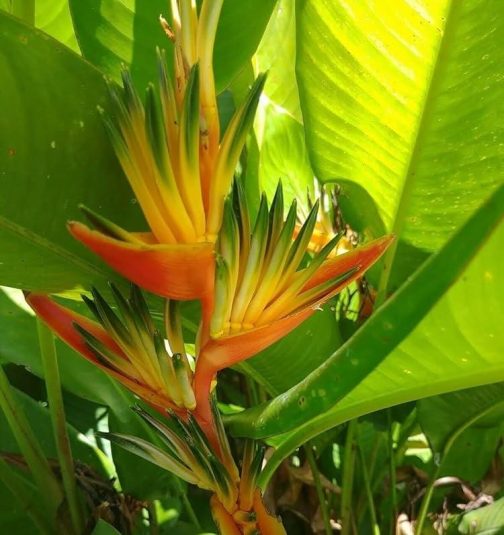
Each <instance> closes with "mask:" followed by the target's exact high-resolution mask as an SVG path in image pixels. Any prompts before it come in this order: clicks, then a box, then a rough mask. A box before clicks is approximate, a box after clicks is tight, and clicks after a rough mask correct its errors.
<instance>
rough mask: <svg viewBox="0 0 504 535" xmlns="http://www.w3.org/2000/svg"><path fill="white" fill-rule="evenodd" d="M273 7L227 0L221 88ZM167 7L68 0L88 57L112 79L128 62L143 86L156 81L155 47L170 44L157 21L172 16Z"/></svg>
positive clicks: (266, 1) (159, 1) (218, 55)
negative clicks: (160, 16) (162, 16)
mask: <svg viewBox="0 0 504 535" xmlns="http://www.w3.org/2000/svg"><path fill="white" fill-rule="evenodd" d="M274 5H275V1H274V0H261V2H257V1H256V0H227V1H226V2H224V4H223V7H222V14H221V18H220V20H219V26H218V28H217V36H216V40H215V51H214V70H215V78H216V84H217V88H218V89H219V90H222V89H224V88H225V87H226V86H227V85H228V84H229V83H230V82H231V80H232V79H233V78H234V77H235V76H236V75H237V74H238V72H239V71H240V70H241V69H242V67H243V66H244V64H245V62H246V61H248V60H249V59H250V57H251V56H252V54H253V53H254V51H255V49H256V47H257V44H258V43H259V40H260V39H261V35H262V33H263V31H264V28H265V27H266V24H267V22H268V19H269V17H270V15H271V11H272V10H273V6H274ZM169 6H170V2H169V1H167V0H149V1H143V2H142V1H138V0H137V1H135V0H70V7H71V11H72V16H73V20H74V25H75V30H76V33H77V37H78V40H79V44H80V46H81V49H82V53H83V55H84V57H85V58H87V59H88V60H89V61H91V63H93V64H94V65H96V66H97V67H99V68H100V69H101V70H102V71H103V72H105V73H107V74H108V75H109V76H111V77H112V78H114V79H116V78H118V77H119V74H120V70H121V64H122V63H124V64H126V65H129V66H130V67H131V71H132V75H133V78H134V79H135V81H136V82H137V86H138V87H139V88H142V89H143V88H144V87H145V86H146V85H147V83H148V82H152V81H154V80H155V79H157V70H156V69H157V66H156V46H159V47H161V48H165V49H171V46H172V45H171V43H170V42H169V41H168V39H167V37H166V35H165V34H164V32H163V30H162V28H161V25H160V24H159V15H160V14H162V15H164V16H165V18H166V19H168V20H170V19H171V15H170V7H169ZM169 57H171V54H169Z"/></svg>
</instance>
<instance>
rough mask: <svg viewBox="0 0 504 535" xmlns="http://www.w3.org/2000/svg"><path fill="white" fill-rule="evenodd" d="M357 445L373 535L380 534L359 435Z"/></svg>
mask: <svg viewBox="0 0 504 535" xmlns="http://www.w3.org/2000/svg"><path fill="white" fill-rule="evenodd" d="M357 447H358V448H359V459H360V462H361V467H362V479H363V480H364V488H365V491H366V496H367V501H368V507H369V515H370V516H371V526H372V532H373V535H380V526H379V525H378V521H377V519H376V509H375V506H374V500H373V491H372V490H371V482H370V479H369V471H368V467H367V465H366V459H365V457H364V451H363V450H362V448H361V446H360V441H359V438H358V437H357Z"/></svg>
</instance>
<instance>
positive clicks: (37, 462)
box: [0, 366, 63, 521]
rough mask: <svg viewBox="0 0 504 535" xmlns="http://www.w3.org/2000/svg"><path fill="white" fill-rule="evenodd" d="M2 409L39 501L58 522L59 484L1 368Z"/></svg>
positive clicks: (0, 403) (0, 404) (0, 390)
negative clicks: (35, 486) (31, 478)
mask: <svg viewBox="0 0 504 535" xmlns="http://www.w3.org/2000/svg"><path fill="white" fill-rule="evenodd" d="M0 408H1V409H2V410H3V412H4V414H5V418H6V419H7V423H8V425H9V427H10V429H11V431H12V434H13V435H14V438H15V439H16V442H17V443H18V445H19V449H20V450H21V453H22V455H23V457H24V459H25V461H26V464H27V465H28V467H29V468H30V471H31V473H32V476H33V479H34V480H35V484H36V485H37V488H38V491H39V493H40V497H41V499H42V501H43V502H44V505H45V507H46V508H47V511H48V516H49V517H50V518H52V519H53V520H54V521H55V520H56V513H57V509H58V507H59V505H60V504H61V501H62V499H63V496H62V492H61V488H60V485H59V482H58V480H57V479H56V477H55V475H54V473H53V472H52V470H51V468H50V466H49V463H48V461H47V459H46V457H45V456H44V452H43V451H42V448H41V447H40V443H39V441H38V440H37V438H36V436H35V434H34V433H33V431H32V428H31V427H30V424H29V423H28V420H27V419H26V416H25V414H24V413H23V411H22V410H21V407H20V406H19V403H18V402H17V399H16V398H15V396H14V392H13V389H12V388H11V386H10V384H9V381H8V379H7V376H6V375H5V372H4V370H3V368H2V366H0Z"/></svg>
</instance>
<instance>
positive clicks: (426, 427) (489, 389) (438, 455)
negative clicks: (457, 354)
mask: <svg viewBox="0 0 504 535" xmlns="http://www.w3.org/2000/svg"><path fill="white" fill-rule="evenodd" d="M417 407H418V421H419V423H420V425H421V427H422V430H423V432H424V434H425V436H426V437H427V439H428V440H429V443H430V445H431V448H432V451H433V453H434V455H435V459H436V460H437V464H441V468H440V473H439V474H440V475H443V474H445V475H456V476H458V477H460V478H462V479H464V480H465V481H472V482H477V481H478V480H479V479H481V478H482V477H483V476H484V475H485V473H486V471H487V470H488V467H489V466H490V463H491V461H492V459H493V458H494V456H495V452H496V450H497V446H498V444H499V442H500V440H501V438H502V429H501V423H502V421H503V418H504V383H500V384H495V385H486V386H482V387H478V388H471V389H469V390H460V391H458V392H452V393H450V394H445V395H443V396H436V397H431V398H427V399H423V400H420V401H419V402H418V405H417ZM461 407H464V410H463V411H461V410H460V408H461ZM469 458H470V459H472V462H471V463H467V462H464V460H466V459H469Z"/></svg>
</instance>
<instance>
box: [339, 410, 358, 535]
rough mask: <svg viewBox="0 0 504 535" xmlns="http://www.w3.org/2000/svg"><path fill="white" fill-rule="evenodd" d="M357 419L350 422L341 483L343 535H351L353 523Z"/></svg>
mask: <svg viewBox="0 0 504 535" xmlns="http://www.w3.org/2000/svg"><path fill="white" fill-rule="evenodd" d="M357 422H358V420H357V419H354V420H350V422H349V423H348V428H347V436H346V441H345V455H344V457H343V480H342V483H341V514H340V516H341V535H350V530H351V523H352V506H351V504H352V494H353V481H354V471H355V457H356V452H357V444H356V431H357Z"/></svg>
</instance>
